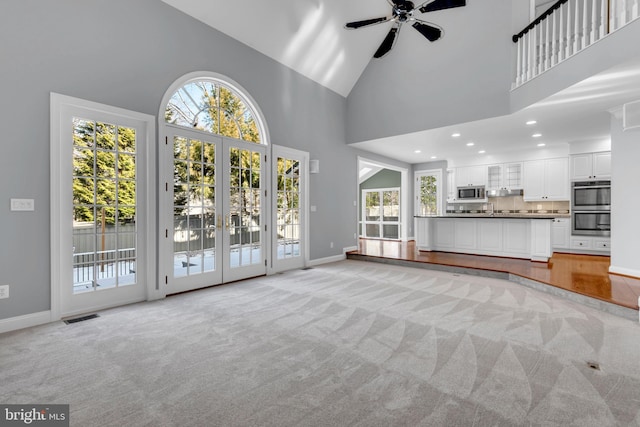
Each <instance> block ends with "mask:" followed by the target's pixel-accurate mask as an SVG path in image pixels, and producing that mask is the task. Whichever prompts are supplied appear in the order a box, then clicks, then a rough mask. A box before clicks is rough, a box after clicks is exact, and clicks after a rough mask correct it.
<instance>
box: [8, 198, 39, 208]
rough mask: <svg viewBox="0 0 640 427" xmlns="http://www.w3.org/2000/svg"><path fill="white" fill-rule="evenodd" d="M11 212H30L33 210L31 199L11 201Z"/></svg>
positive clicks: (33, 205) (33, 204)
mask: <svg viewBox="0 0 640 427" xmlns="http://www.w3.org/2000/svg"><path fill="white" fill-rule="evenodd" d="M11 210H12V211H32V210H35V203H34V201H33V199H11Z"/></svg>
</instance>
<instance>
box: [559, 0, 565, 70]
mask: <svg viewBox="0 0 640 427" xmlns="http://www.w3.org/2000/svg"><path fill="white" fill-rule="evenodd" d="M566 9H567V4H566V3H565V4H563V5H562V6H560V9H559V12H560V14H559V16H558V18H559V19H558V20H559V21H560V26H559V29H558V62H560V61H562V60H564V58H565V49H566V43H565V37H566V35H567V34H566V32H565V31H564V25H565V21H564V15H565V13H566Z"/></svg>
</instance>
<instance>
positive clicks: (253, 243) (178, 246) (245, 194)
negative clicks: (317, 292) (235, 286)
mask: <svg viewBox="0 0 640 427" xmlns="http://www.w3.org/2000/svg"><path fill="white" fill-rule="evenodd" d="M166 129H167V135H166V138H165V147H164V155H163V156H162V159H163V160H162V162H163V167H162V169H161V170H162V172H161V173H162V175H161V185H164V189H163V190H164V191H162V192H161V193H163V194H162V196H161V216H162V224H163V225H164V236H161V245H160V246H161V250H160V254H161V255H160V257H161V262H160V269H161V275H160V277H161V281H162V278H164V284H165V285H166V294H172V293H177V292H184V291H188V290H193V289H198V288H202V287H206V286H211V285H216V284H220V283H223V282H231V281H235V280H240V279H244V278H248V277H254V276H259V275H263V274H265V273H266V259H267V254H266V253H265V250H266V247H267V246H266V245H265V237H266V231H265V224H266V223H267V221H266V218H265V212H267V211H266V206H265V202H266V195H265V189H266V188H267V186H266V182H265V176H266V173H265V165H266V148H265V146H263V145H260V144H256V143H250V142H245V141H239V140H235V139H231V138H226V137H220V136H215V135H211V134H209V133H204V132H199V131H195V130H189V129H184V128H182V127H174V126H170V125H167V127H166Z"/></svg>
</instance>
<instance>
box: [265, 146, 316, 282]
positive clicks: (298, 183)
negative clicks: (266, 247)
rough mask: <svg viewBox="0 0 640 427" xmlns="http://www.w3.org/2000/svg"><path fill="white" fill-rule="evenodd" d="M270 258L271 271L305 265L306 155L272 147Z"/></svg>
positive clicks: (307, 156)
mask: <svg viewBox="0 0 640 427" xmlns="http://www.w3.org/2000/svg"><path fill="white" fill-rule="evenodd" d="M272 155H273V163H272V166H271V173H272V183H273V191H272V202H271V206H272V207H273V211H272V218H273V220H272V224H273V226H272V230H273V232H272V239H271V240H272V249H271V253H272V257H273V258H272V259H273V264H272V265H273V269H274V271H283V270H290V269H294V268H301V267H304V266H305V262H306V252H307V240H306V236H307V216H306V206H307V197H306V194H307V170H308V165H309V153H307V152H304V151H300V150H295V149H292V148H287V147H280V146H277V145H274V146H273V152H272Z"/></svg>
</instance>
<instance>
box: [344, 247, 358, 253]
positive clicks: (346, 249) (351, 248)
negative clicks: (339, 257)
mask: <svg viewBox="0 0 640 427" xmlns="http://www.w3.org/2000/svg"><path fill="white" fill-rule="evenodd" d="M357 250H358V247H357V246H349V247H348V248H343V249H342V253H343V254H346V253H347V252H351V251H357Z"/></svg>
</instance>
